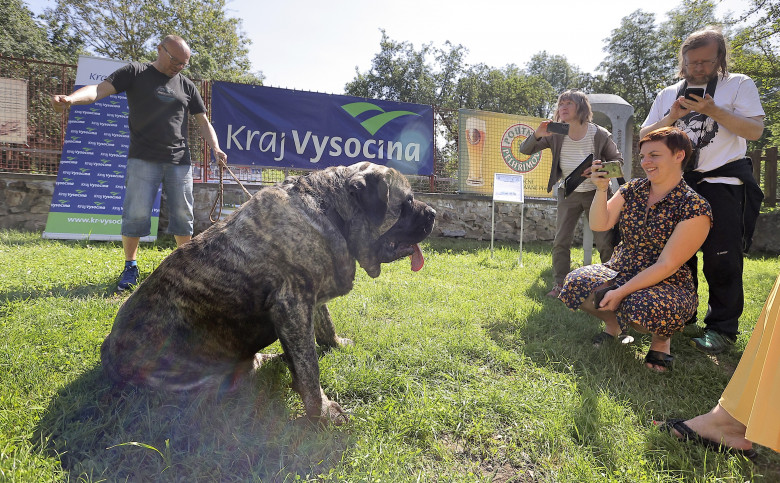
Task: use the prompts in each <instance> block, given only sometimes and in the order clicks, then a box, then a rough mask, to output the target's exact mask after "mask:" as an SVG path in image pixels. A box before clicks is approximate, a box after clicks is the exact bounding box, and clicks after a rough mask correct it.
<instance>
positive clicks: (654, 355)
mask: <svg viewBox="0 0 780 483" xmlns="http://www.w3.org/2000/svg"><path fill="white" fill-rule="evenodd" d="M673 361H674V356H673V355H671V354H667V353H665V352H660V351H654V350H652V349H651V350H649V351H647V355H646V356H645V363H647V364H652V365H654V366H659V367H663V368H664V369H666V370H665V371H657V370H656V372H668V371H671V370H672V362H673ZM654 370H655V369H654Z"/></svg>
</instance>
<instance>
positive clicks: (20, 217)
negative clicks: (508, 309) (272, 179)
mask: <svg viewBox="0 0 780 483" xmlns="http://www.w3.org/2000/svg"><path fill="white" fill-rule="evenodd" d="M55 181H56V177H55V176H43V175H30V174H9V173H0V229H3V228H6V229H17V230H25V231H38V232H43V231H44V228H45V227H46V218H47V216H48V213H49V205H50V203H51V198H52V195H53V193H54V182H55ZM217 189H218V186H217V185H214V184H203V183H196V184H195V193H194V195H195V232H196V233H200V232H201V231H203V230H205V229H206V228H208V227H209V226H210V225H211V222H210V221H209V212H210V210H211V208H212V206H213V204H214V200H215V199H216V196H217ZM247 189H248V190H249V192H250V193H254V192H255V191H256V190H257V189H258V187H257V186H247ZM417 198H418V199H421V200H423V201H425V202H427V203H428V204H430V205H431V206H433V207H434V208H435V209H436V212H437V217H436V226H435V228H434V233H433V236H437V237H459V238H469V239H475V240H490V226H491V208H492V205H491V204H492V202H491V200H490V199H489V198H485V197H482V196H474V195H450V194H424V193H421V194H418V195H417ZM224 200H225V204H226V205H228V206H226V207H225V208H224V211H225V212H227V211H229V210H230V207H231V205H240V204H241V203H243V202H244V201H246V195H245V194H244V193H243V191H242V190H241V188H240V187H238V186H236V185H229V184H228V185H225V187H224ZM520 215H521V206H520V205H517V204H509V203H497V204H496V211H495V217H496V218H495V240H508V241H519V240H520V223H521V220H520V218H521V216H520ZM223 216H224V215H223ZM522 223H523V240H524V241H535V240H539V241H549V242H551V241H552V239H553V237H554V235H555V203H554V202H553V201H552V200H527V202H526V204H525V208H524V216H523V221H522ZM165 226H167V220H166V215H165V200H163V209H162V216H161V219H160V228H161V229H164V227H165ZM581 242H582V223H580V224H579V226H578V227H577V231H576V233H575V243H581ZM753 250H755V251H763V252H768V253H775V254H779V253H780V210H778V211H775V212H774V213H769V214H762V215H761V216H760V217H759V218H758V223H757V226H756V234H755V236H754V240H753Z"/></svg>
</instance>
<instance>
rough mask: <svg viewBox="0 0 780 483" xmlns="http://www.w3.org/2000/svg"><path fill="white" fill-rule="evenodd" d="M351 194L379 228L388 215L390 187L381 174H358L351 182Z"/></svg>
mask: <svg viewBox="0 0 780 483" xmlns="http://www.w3.org/2000/svg"><path fill="white" fill-rule="evenodd" d="M349 194H350V195H351V196H353V197H354V198H355V200H356V202H357V205H358V206H359V207H360V209H361V210H363V212H364V213H365V214H366V216H367V217H368V220H369V221H370V222H371V224H372V225H375V226H379V225H381V224H382V222H383V221H384V219H385V215H386V214H387V202H388V199H389V197H390V187H389V186H388V185H387V181H385V178H384V176H382V175H380V174H379V173H372V172H369V173H358V174H356V175H355V176H353V177H352V178H351V179H350V180H349Z"/></svg>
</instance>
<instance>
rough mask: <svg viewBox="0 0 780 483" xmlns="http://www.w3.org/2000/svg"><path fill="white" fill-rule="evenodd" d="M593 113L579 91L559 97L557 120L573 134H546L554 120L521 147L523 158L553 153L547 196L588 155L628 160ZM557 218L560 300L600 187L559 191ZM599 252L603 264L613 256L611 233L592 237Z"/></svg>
mask: <svg viewBox="0 0 780 483" xmlns="http://www.w3.org/2000/svg"><path fill="white" fill-rule="evenodd" d="M591 119H593V112H592V111H591V109H590V102H589V101H588V96H586V95H585V94H584V93H582V92H580V91H575V90H568V91H566V92H564V93H563V94H561V95H560V96H559V97H558V107H557V108H556V110H555V116H554V117H553V120H554V121H555V122H564V123H567V124H569V134H554V133H551V132H550V131H548V130H547V126H548V125H549V124H550V121H543V122H542V123H541V124H540V125H539V128H537V129H536V132H534V135H533V136H529V137H528V138H526V140H525V141H523V143H522V144H521V145H520V148H519V149H520V152H521V153H523V154H534V153H537V152H539V151H541V150H543V149H546V148H549V149H550V151H552V158H553V160H552V169H551V170H550V180H549V182H548V183H547V192H548V193H549V192H550V191H552V189H553V186H555V185H556V183H558V182H559V181H561V180H562V179H564V178H565V177H566V176H568V175H569V174H570V173H571V172H572V171H574V169H575V168H576V167H577V166H579V165H580V164H581V163H582V161H583V160H585V158H587V157H588V155H589V154H593V159H598V160H601V161H620V162H621V163H622V162H623V157H622V156H621V154H620V151H618V148H617V145H616V144H615V142H614V141H613V140H612V135H611V134H610V133H609V131H607V130H606V129H604V128H603V127H601V126H597V125H596V124H593V123H592V122H590V121H591ZM557 189H558V192H557V198H558V214H557V219H556V228H555V240H554V241H553V250H552V261H553V286H552V290H550V292H549V293H548V294H547V296H549V297H558V294H559V293H560V292H561V287H562V286H563V279H564V278H565V277H566V274H567V273H569V271H570V270H571V244H572V241H573V240H574V229H575V228H576V227H577V221H578V220H579V218H580V215H581V214H582V213H583V212H585V214H586V216H587V214H588V210H589V209H590V205H591V202H592V201H593V196H594V195H595V194H596V185H594V184H593V183H592V182H591V181H590V180H586V181H585V182H583V183H582V184H581V185H579V186H578V187H577V189H575V190H574V192H573V193H571V194H570V195H569V196H566V197H564V190H563V186H561V185H560V184H559V185H558V187H557ZM593 238H594V240H595V242H596V249H598V251H599V256H600V257H601V261H602V262H606V261H607V260H609V258H610V257H611V256H612V250H613V249H614V246H613V242H612V233H611V232H610V231H602V232H595V231H594V232H593Z"/></svg>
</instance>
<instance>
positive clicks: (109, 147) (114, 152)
mask: <svg viewBox="0 0 780 483" xmlns="http://www.w3.org/2000/svg"><path fill="white" fill-rule="evenodd" d="M124 64H125V63H124V62H119V61H113V60H109V59H99V58H94V57H81V58H79V66H78V70H77V73H76V86H75V87H74V89H79V88H80V87H83V86H84V85H89V84H98V83H100V82H101V81H103V80H104V79H105V77H106V76H107V75H109V74H110V73H111V72H113V71H114V70H116V69H117V68H119V67H121V66H123V65H124ZM127 115H128V110H127V97H126V96H125V94H114V95H112V96H108V97H106V98H104V99H101V100H99V101H97V102H95V103H93V104H88V105H76V106H72V107H71V109H70V113H69V115H68V126H67V130H66V134H65V143H64V145H63V146H62V158H61V159H60V168H59V172H58V174H57V182H56V184H55V186H54V195H53V196H52V200H51V208H50V209H49V217H48V219H47V221H46V229H45V231H44V232H43V237H44V238H54V239H77V240H80V239H86V238H88V239H92V240H121V239H122V234H121V226H122V205H123V203H124V194H125V171H126V170H127V152H128V149H129V146H130V131H129V129H128V127H127ZM159 216H160V191H159V190H158V192H157V199H156V200H155V203H154V208H153V210H152V233H151V235H150V236H147V237H143V238H142V239H141V240H143V241H154V240H155V239H156V238H157V236H156V235H157V226H158V221H159Z"/></svg>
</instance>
